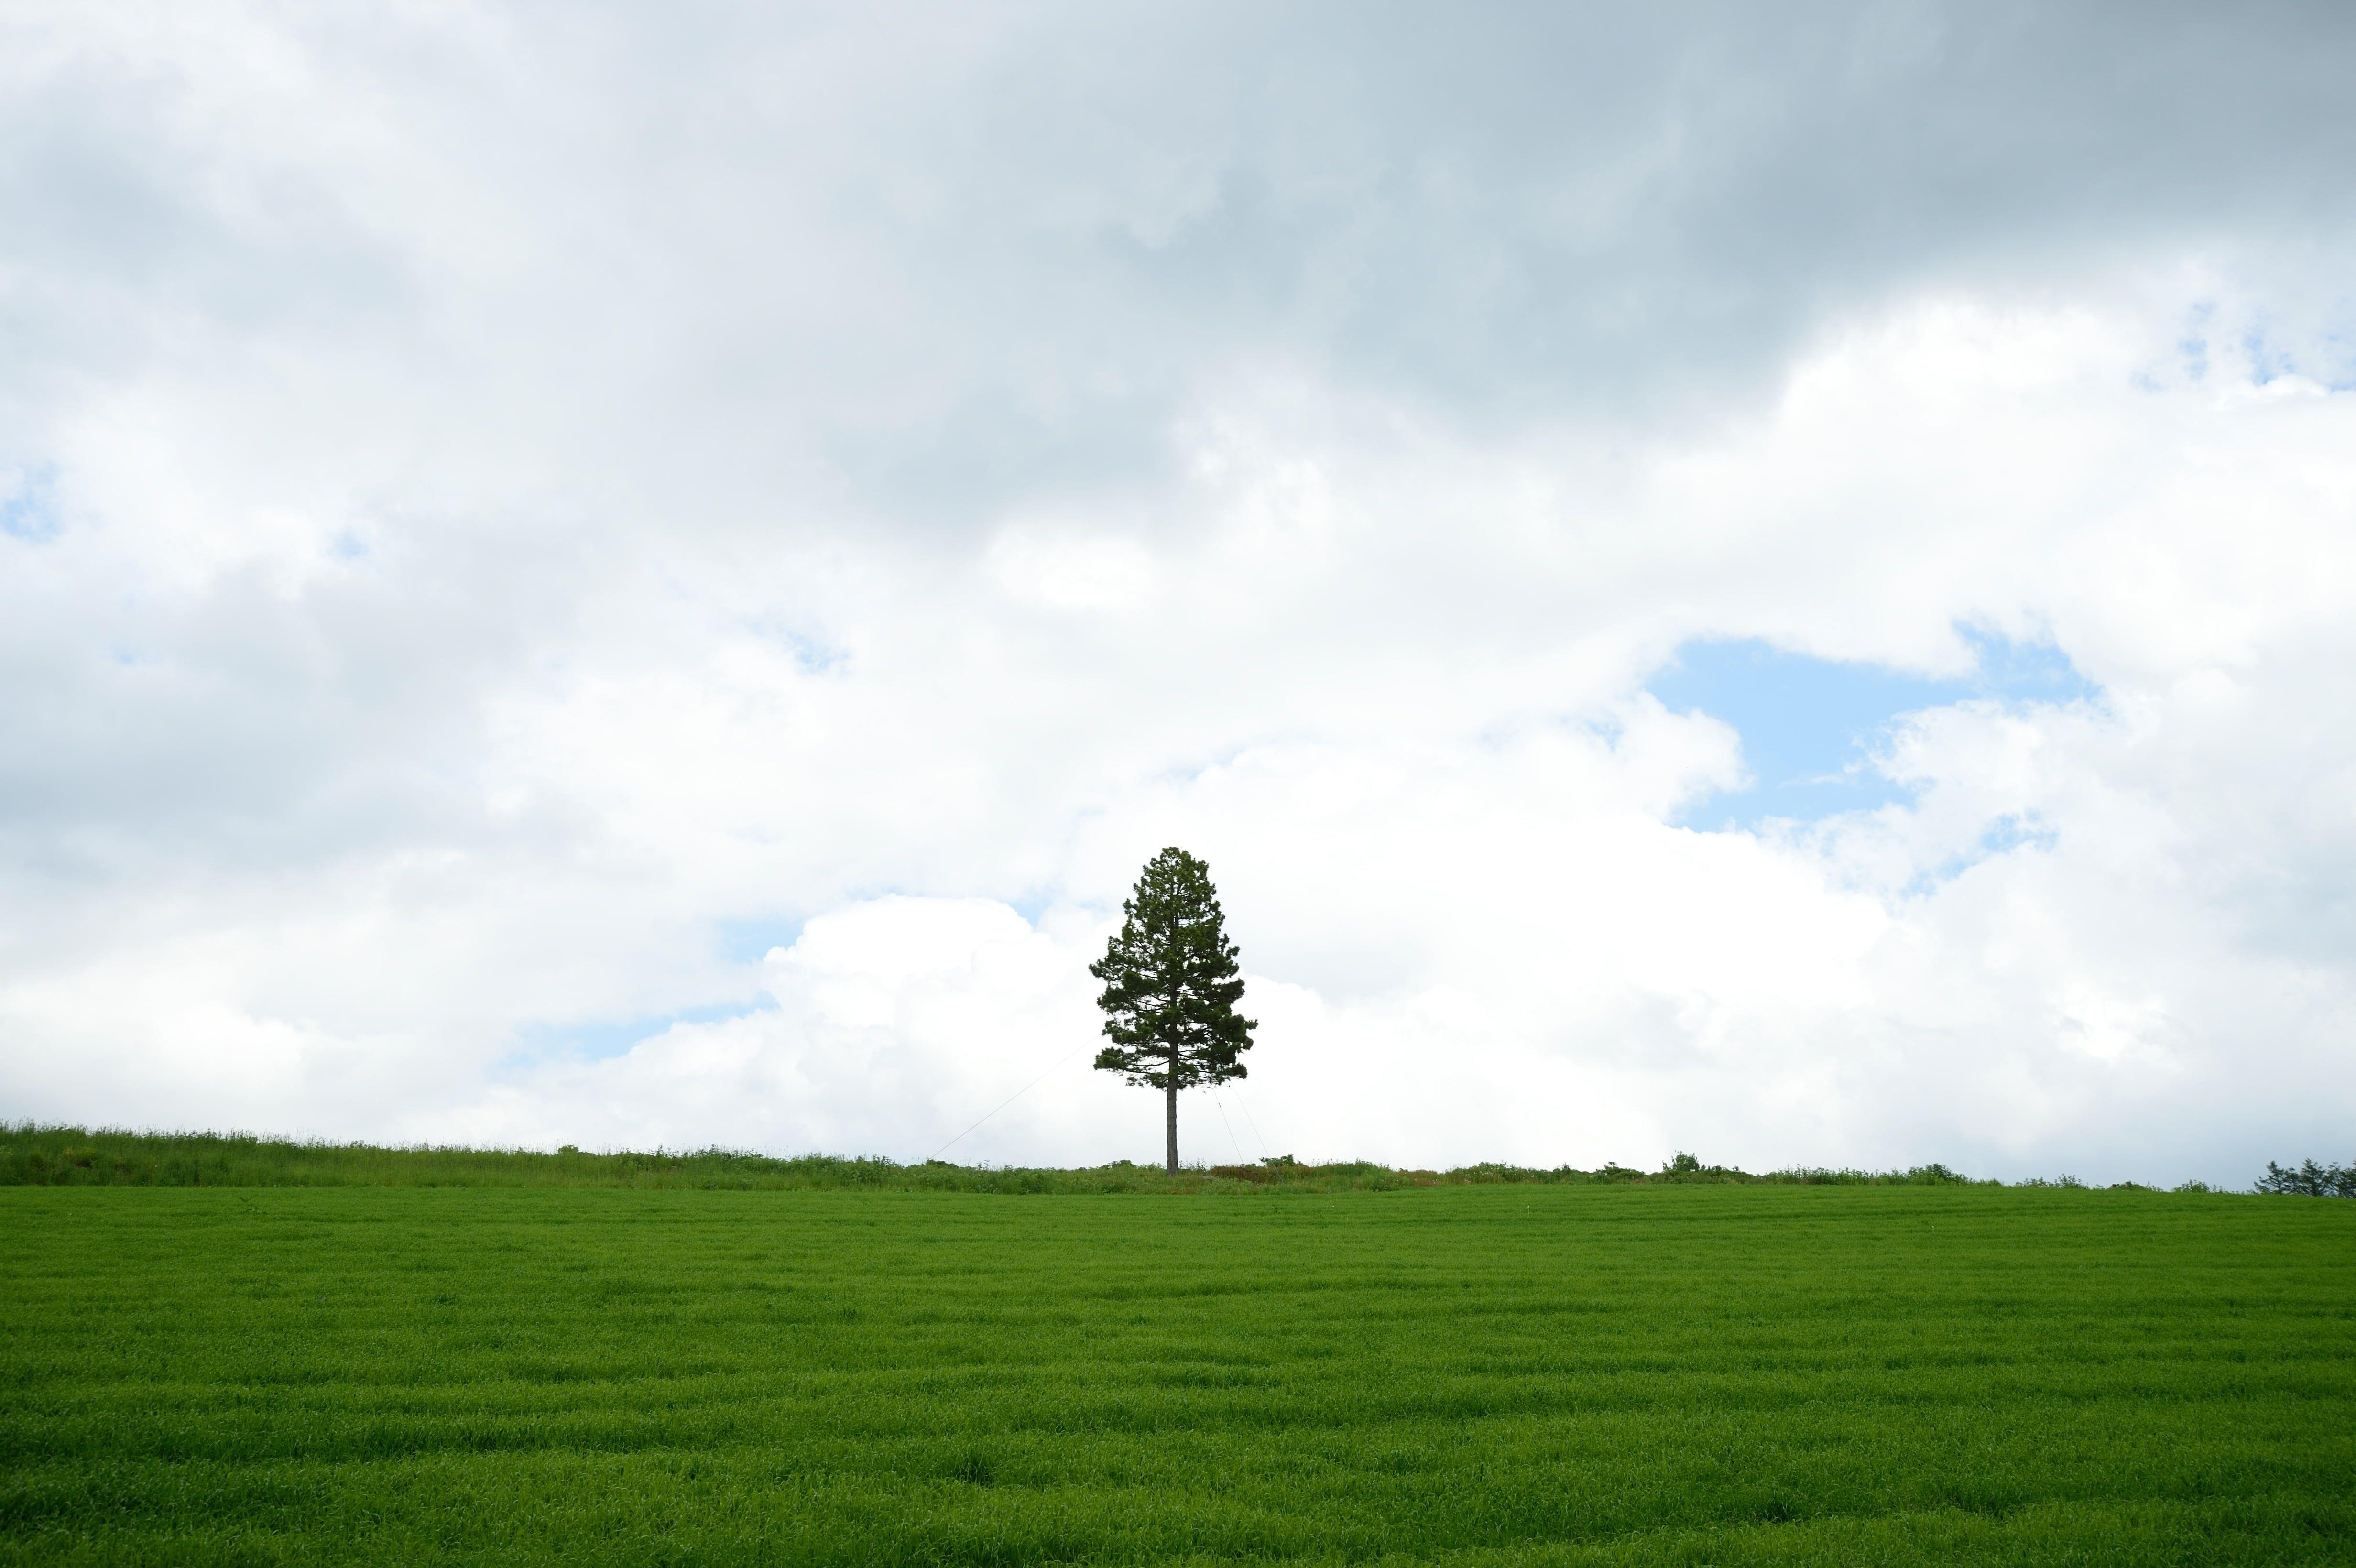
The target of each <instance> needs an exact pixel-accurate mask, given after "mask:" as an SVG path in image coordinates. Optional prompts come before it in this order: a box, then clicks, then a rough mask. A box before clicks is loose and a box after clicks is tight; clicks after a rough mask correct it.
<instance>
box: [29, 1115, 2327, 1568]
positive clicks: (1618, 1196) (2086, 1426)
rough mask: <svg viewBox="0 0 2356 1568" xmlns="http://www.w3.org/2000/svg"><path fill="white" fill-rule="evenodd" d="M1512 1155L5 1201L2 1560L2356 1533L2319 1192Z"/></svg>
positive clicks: (1662, 1560)
mask: <svg viewBox="0 0 2356 1568" xmlns="http://www.w3.org/2000/svg"><path fill="white" fill-rule="evenodd" d="M75 1147H82V1146H80V1145H77V1146H75ZM539 1158H542V1159H552V1158H553V1157H539ZM584 1158H585V1157H584ZM1697 1163H1698V1162H1697ZM1251 1168H1252V1169H1257V1170H1259V1171H1261V1172H1263V1173H1264V1174H1265V1173H1266V1172H1268V1171H1269V1169H1270V1168H1269V1167H1268V1166H1264V1165H1263V1166H1255V1167H1251ZM1364 1169H1365V1171H1366V1172H1369V1173H1372V1174H1375V1175H1384V1176H1389V1177H1394V1178H1397V1177H1402V1176H1404V1175H1405V1174H1407V1173H1400V1172H1385V1171H1383V1169H1382V1168H1379V1167H1368V1168H1364ZM1509 1169H1510V1168H1494V1169H1493V1170H1492V1171H1491V1172H1490V1175H1491V1177H1492V1178H1493V1179H1488V1180H1484V1181H1483V1182H1481V1183H1479V1184H1477V1185H1459V1186H1451V1187H1446V1188H1441V1189H1430V1190H1412V1191H1401V1192H1398V1193H1395V1194H1392V1195H1389V1196H1368V1195H1335V1196H1332V1197H1322V1196H1319V1195H1317V1194H1315V1193H1313V1192H1310V1191H1306V1190H1304V1189H1301V1188H1299V1187H1289V1186H1286V1185H1284V1184H1283V1183H1281V1182H1278V1183H1277V1184H1275V1185H1273V1186H1267V1185H1262V1186H1254V1187H1251V1188H1249V1189H1247V1188H1246V1186H1245V1184H1244V1183H1243V1181H1242V1180H1240V1179H1233V1180H1231V1179H1226V1178H1219V1179H1212V1178H1209V1177H1208V1176H1207V1175H1205V1174H1204V1173H1195V1179H1197V1180H1198V1181H1200V1182H1201V1183H1202V1187H1203V1189H1205V1190H1223V1191H1232V1192H1244V1191H1246V1190H1249V1191H1250V1192H1252V1193H1255V1194H1263V1195H1268V1194H1276V1193H1290V1194H1291V1195H1292V1196H1290V1197H1289V1198H1283V1199H1271V1198H1270V1197H1267V1196H1262V1197H1259V1198H1256V1199H1255V1200H1248V1201H1234V1202H1167V1201H1150V1200H1141V1199H1134V1198H1122V1197H1118V1196H1113V1197H1088V1196H1063V1197H1049V1198H1044V1199H1039V1200H1030V1201H1022V1202H1007V1201H993V1200H987V1199H980V1198H975V1197H969V1196H962V1195H959V1194H956V1193H928V1192H909V1191H860V1190H846V1191H837V1192H724V1191H721V1192H697V1191H634V1190H615V1189H606V1190H578V1191H563V1190H538V1191H528V1190H509V1191H465V1190H440V1191H430V1190H418V1189H407V1190H402V1189H374V1190H369V1189H341V1190H260V1189H250V1188H249V1189H241V1190H223V1191H218V1192H216V1191H208V1190H201V1189H199V1190H188V1189H181V1190H156V1189H150V1190H144V1191H143V1190H124V1189H114V1190H105V1189H79V1190H76V1189H21V1188H20V1189H14V1190H8V1191H0V1283H5V1288H4V1289H0V1388H5V1390H6V1397H5V1399H0V1564H15V1563H25V1564H32V1563H42V1564H49V1563H355V1562H378V1563H486V1564H488V1563H503V1564H504V1563H519V1564H539V1563H551V1564H553V1563H619V1564H634V1565H635V1564H649V1565H652V1564H707V1565H721V1564H748V1565H749V1564H755V1563H760V1564H779V1565H792V1564H854V1563H856V1564H871V1563H872V1564H883V1565H893V1568H917V1565H920V1564H921V1565H940V1568H946V1565H957V1564H991V1565H1001V1568H1011V1565H1013V1564H1018V1563H1135V1564H1145V1563H1203V1564H1208V1563H1234V1562H1252V1563H1297V1564H1304V1565H1306V1564H1340V1563H1377V1562H1380V1563H1393V1564H1402V1565H1403V1564H1408V1563H1449V1564H1452V1565H1455V1568H1508V1565H1523V1564H1529V1565H1569V1564H1605V1563H1612V1564H1626V1565H1635V1564H1655V1563H1658V1564H1670V1563H1678V1564H1703V1563H1745V1564H1761V1565H1765V1564H1800V1563H1826V1564H1837V1563H1873V1564H1885V1563H1890V1564H1929V1563H1941V1564H1948V1563H1956V1564H2006V1565H2011V1564H2031V1565H2039V1564H2051V1565H2055V1568H2059V1565H2061V1564H2064V1563H2070V1564H2096V1565H2099V1564H2110V1563H2120V1564H2126V1563H2345V1562H2348V1561H2351V1558H2356V1502H2352V1501H2351V1495H2350V1489H2349V1486H2348V1477H2349V1476H2350V1475H2351V1474H2356V1354H2351V1346H2356V1316H2351V1314H2356V1307H2351V1302H2356V1205H2351V1204H2333V1203H2261V1202H2259V1201H2257V1200H2255V1199H2254V1198H2240V1199H2233V1198H2205V1197H2177V1196H2171V1195H2169V1194H2162V1193H2150V1192H2131V1191H2107V1192H2102V1191H2070V1190H2059V1189H2046V1190H2030V1191H2022V1190H2018V1189H1997V1188H1995V1187H1991V1186H1958V1185H1955V1184H1953V1183H1930V1184H1912V1183H1904V1184H1897V1185H1888V1186H1871V1187H1866V1186H1840V1187H1827V1186H1818V1185H1804V1184H1768V1183H1762V1182H1759V1181H1756V1180H1753V1181H1750V1182H1736V1181H1722V1182H1714V1183H1713V1182H1697V1181H1690V1180H1688V1181H1666V1182H1664V1181H1659V1180H1653V1179H1631V1180H1626V1181H1621V1180H1612V1181H1596V1180H1594V1179H1592V1178H1591V1175H1590V1174H1582V1175H1581V1177H1580V1179H1548V1180H1536V1179H1519V1177H1515V1178H1514V1179H1508V1178H1507V1177H1506V1176H1505V1174H1504V1173H1505V1171H1507V1170H1509ZM1144 1174H1145V1175H1146V1176H1148V1177H1149V1178H1151V1177H1152V1175H1153V1173H1151V1172H1147V1173H1144ZM1533 1174H1534V1173H1533ZM1634 1174H1635V1173H1633V1172H1632V1173H1630V1175H1631V1176H1632V1177H1633V1176H1634ZM1435 1179H1436V1178H1435Z"/></svg>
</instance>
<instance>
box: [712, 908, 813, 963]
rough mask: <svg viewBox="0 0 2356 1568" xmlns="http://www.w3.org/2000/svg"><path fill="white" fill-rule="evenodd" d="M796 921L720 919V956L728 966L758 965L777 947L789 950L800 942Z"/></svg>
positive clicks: (799, 927)
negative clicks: (788, 948) (729, 964)
mask: <svg viewBox="0 0 2356 1568" xmlns="http://www.w3.org/2000/svg"><path fill="white" fill-rule="evenodd" d="M807 923H808V922H806V921H803V920H801V919H799V918H798V917H797V918H795V919H791V920H788V919H786V918H784V917H782V916H775V917H771V918H769V919H766V920H723V921H722V922H721V923H720V932H719V944H720V956H721V957H722V958H723V959H725V960H726V961H727V962H729V963H731V964H758V963H759V962H760V961H761V960H762V959H764V958H766V957H767V956H768V955H769V950H770V949H771V948H776V947H791V946H792V945H793V944H795V943H797V942H799V941H800V940H801V939H802V927H803V926H804V925H805V924H807Z"/></svg>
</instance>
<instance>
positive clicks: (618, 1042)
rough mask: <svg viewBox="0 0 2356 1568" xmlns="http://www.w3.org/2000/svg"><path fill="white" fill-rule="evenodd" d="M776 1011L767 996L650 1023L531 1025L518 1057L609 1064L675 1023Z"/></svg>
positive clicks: (521, 1035) (520, 1036)
mask: <svg viewBox="0 0 2356 1568" xmlns="http://www.w3.org/2000/svg"><path fill="white" fill-rule="evenodd" d="M776 1007H777V1003H776V998H775V997H767V996H763V997H755V998H752V999H749V1000H745V1001H735V1002H713V1003H711V1004H709V1005H707V1006H704V1007H700V1008H680V1010H679V1011H677V1012H675V1013H657V1014H653V1015H651V1016H649V1017H646V1018H636V1019H584V1020H576V1021H574V1022H572V1023H532V1024H526V1025H524V1026H523V1027H522V1028H521V1029H518V1030H516V1047H517V1050H516V1054H517V1055H518V1056H519V1057H521V1058H523V1059H524V1060H526V1061H545V1060H547V1059H548V1058H550V1057H565V1058H570V1059H572V1060H573V1061H605V1060H607V1059H608V1058H611V1057H616V1056H626V1055H627V1054H628V1053H629V1051H630V1049H631V1047H633V1046H636V1045H639V1044H641V1043H643V1042H645V1041H647V1040H652V1039H654V1038H655V1037H656V1036H657V1035H659V1034H661V1033H663V1032H664V1031H665V1030H666V1029H669V1028H670V1027H671V1025H673V1024H709V1023H723V1022H725V1021H727V1020H728V1019H742V1018H750V1017H751V1016H752V1015H754V1014H755V1013H766V1012H774V1011H776Z"/></svg>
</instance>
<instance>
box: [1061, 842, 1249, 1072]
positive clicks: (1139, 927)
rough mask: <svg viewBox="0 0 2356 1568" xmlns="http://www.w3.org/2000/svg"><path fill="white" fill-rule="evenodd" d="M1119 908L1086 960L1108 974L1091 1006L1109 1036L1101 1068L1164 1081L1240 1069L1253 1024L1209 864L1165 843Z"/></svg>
mask: <svg viewBox="0 0 2356 1568" xmlns="http://www.w3.org/2000/svg"><path fill="white" fill-rule="evenodd" d="M1120 912H1121V915H1122V920H1121V926H1120V930H1119V931H1118V932H1116V933H1113V936H1112V939H1111V940H1110V941H1109V942H1108V943H1107V944H1105V955H1104V956H1103V957H1102V958H1099V959H1098V960H1097V961H1096V962H1095V963H1094V964H1091V965H1088V973H1089V974H1091V975H1093V976H1096V977H1097V978H1098V979H1099V980H1102V981H1103V982H1104V983H1105V988H1104V994H1103V995H1101V996H1099V997H1098V998H1097V1006H1098V1007H1100V1008H1103V1009H1104V1011H1105V1026H1104V1031H1105V1035H1106V1037H1107V1038H1108V1039H1109V1040H1111V1041H1112V1044H1110V1045H1108V1046H1107V1047H1105V1048H1104V1050H1103V1051H1099V1052H1098V1054H1097V1063H1096V1064H1097V1066H1098V1069H1099V1070H1101V1071H1103V1072H1119V1073H1120V1074H1122V1075H1123V1076H1124V1077H1125V1078H1126V1079H1127V1080H1128V1081H1129V1082H1130V1083H1135V1084H1140V1085H1145V1086H1151V1087H1152V1088H1155V1089H1161V1090H1165V1091H1166V1090H1170V1089H1192V1088H1194V1086H1195V1085H1197V1084H1200V1083H1226V1082H1227V1080H1229V1079H1231V1078H1242V1077H1245V1076H1247V1074H1246V1072H1245V1068H1244V1064H1243V1062H1242V1061H1241V1060H1240V1058H1241V1057H1242V1054H1243V1053H1244V1052H1245V1051H1249V1050H1250V1049H1251V1043H1252V1042H1251V1032H1252V1030H1253V1029H1258V1027H1259V1026H1258V1023H1256V1022H1255V1021H1253V1020H1252V1019H1248V1018H1245V1017H1243V1016H1241V1015H1240V1014H1238V1013H1237V1011H1236V1004H1237V1002H1239V1001H1241V1000H1243V995H1244V983H1243V978H1242V973H1241V971H1240V969H1239V968H1238V967H1237V963H1236V944H1234V943H1232V942H1229V941H1228V940H1227V935H1226V916H1225V914H1224V913H1223V912H1221V911H1220V909H1219V895H1218V891H1217V890H1216V889H1215V888H1214V887H1212V886H1211V870H1210V868H1209V867H1207V866H1205V865H1204V864H1203V862H1202V861H1200V860H1197V859H1194V856H1192V855H1189V854H1188V853H1186V851H1185V850H1183V849H1179V848H1169V849H1164V850H1162V853H1160V854H1159V855H1156V856H1155V857H1153V859H1151V860H1149V861H1147V862H1146V865H1145V869H1144V871H1143V872H1142V873H1141V875H1140V876H1139V877H1138V879H1137V889H1136V891H1134V892H1132V893H1131V894H1130V896H1129V897H1128V898H1127V899H1125V900H1123V901H1122V902H1121V906H1120Z"/></svg>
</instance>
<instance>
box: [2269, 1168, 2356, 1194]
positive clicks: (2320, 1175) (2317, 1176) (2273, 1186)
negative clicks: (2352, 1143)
mask: <svg viewBox="0 0 2356 1568" xmlns="http://www.w3.org/2000/svg"><path fill="white" fill-rule="evenodd" d="M2258 1190H2259V1191H2261V1192H2275V1193H2280V1194H2282V1195H2284V1196H2286V1197H2297V1198H2356V1165H2318V1164H2316V1163H2315V1161H2313V1160H2311V1159H2308V1160H2301V1161H2300V1162H2299V1163H2298V1164H2297V1166H2296V1167H2288V1166H2280V1165H2276V1163H2275V1162H2274V1161H2273V1160H2268V1161H2266V1173H2265V1175H2264V1176H2262V1177H2260V1178H2258Z"/></svg>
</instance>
